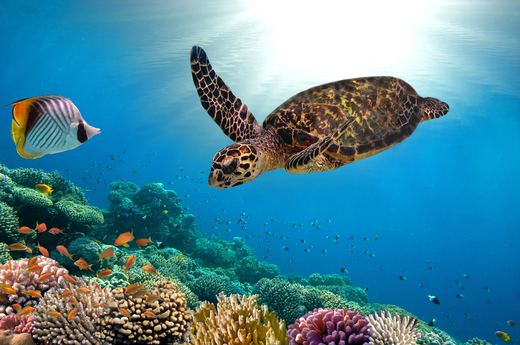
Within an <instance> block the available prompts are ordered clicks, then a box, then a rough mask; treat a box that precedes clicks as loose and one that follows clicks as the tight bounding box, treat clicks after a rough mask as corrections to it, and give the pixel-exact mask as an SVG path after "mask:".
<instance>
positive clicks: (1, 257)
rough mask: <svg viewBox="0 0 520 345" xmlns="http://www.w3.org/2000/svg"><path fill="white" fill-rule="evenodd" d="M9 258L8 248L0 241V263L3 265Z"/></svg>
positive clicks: (11, 258) (10, 258) (10, 257)
mask: <svg viewBox="0 0 520 345" xmlns="http://www.w3.org/2000/svg"><path fill="white" fill-rule="evenodd" d="M9 260H13V257H12V256H11V254H10V253H9V248H7V244H5V243H3V242H0V264H1V265H4V264H5V263H6V262H7V261H9Z"/></svg>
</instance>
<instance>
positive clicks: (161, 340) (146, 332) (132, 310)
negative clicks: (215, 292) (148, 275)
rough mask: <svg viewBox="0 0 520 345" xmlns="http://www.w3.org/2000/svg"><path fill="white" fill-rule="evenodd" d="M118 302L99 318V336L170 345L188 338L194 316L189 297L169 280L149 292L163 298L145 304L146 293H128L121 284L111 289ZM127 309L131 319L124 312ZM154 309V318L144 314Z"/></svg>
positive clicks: (118, 341) (116, 341)
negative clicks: (187, 304)
mask: <svg viewBox="0 0 520 345" xmlns="http://www.w3.org/2000/svg"><path fill="white" fill-rule="evenodd" d="M112 293H113V295H114V297H115V299H116V301H115V303H113V305H112V306H111V307H112V310H111V313H110V315H107V316H104V317H102V318H98V320H97V324H98V327H99V331H98V332H97V333H96V336H97V337H98V338H100V339H102V340H103V341H105V342H107V343H110V344H150V345H163V344H164V345H167V344H175V343H178V342H181V341H186V340H187V339H188V338H189V328H190V326H191V323H192V322H193V315H192V313H191V311H190V310H189V309H187V308H186V298H185V296H184V294H183V293H182V292H180V291H179V289H178V288H177V285H175V284H173V283H172V282H169V281H167V280H161V281H158V282H156V283H155V285H154V286H153V288H152V289H150V290H149V291H148V294H152V295H155V296H160V298H161V299H160V300H157V301H155V302H153V303H146V302H145V301H144V298H145V297H144V296H143V299H142V298H134V297H133V296H131V295H125V293H124V289H123V288H121V287H118V288H116V289H114V290H113V291H112ZM123 309H124V310H125V311H127V312H128V313H129V314H130V315H131V317H130V318H128V317H126V316H124V315H123V314H122V313H121V310H123ZM145 312H152V313H153V314H154V315H155V317H153V316H151V315H147V314H145Z"/></svg>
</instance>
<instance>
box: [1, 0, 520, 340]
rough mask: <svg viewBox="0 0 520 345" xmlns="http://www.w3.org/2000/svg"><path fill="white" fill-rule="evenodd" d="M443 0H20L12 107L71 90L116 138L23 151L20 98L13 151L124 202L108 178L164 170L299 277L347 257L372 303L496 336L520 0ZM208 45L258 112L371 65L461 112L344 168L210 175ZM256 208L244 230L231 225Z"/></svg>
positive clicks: (104, 133) (513, 273) (4, 153)
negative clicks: (213, 185) (200, 90)
mask: <svg viewBox="0 0 520 345" xmlns="http://www.w3.org/2000/svg"><path fill="white" fill-rule="evenodd" d="M435 4H436V5H432V4H430V3H429V2H420V1H419V2H411V1H405V0H403V1H396V2H391V3H387V2H376V1H372V2H370V1H369V2H366V3H364V5H363V4H356V3H353V2H352V3H349V2H339V1H338V3H334V2H329V1H320V4H319V6H318V5H315V6H316V7H313V8H310V7H309V8H307V7H306V6H303V5H302V4H299V5H297V3H296V2H292V1H287V2H283V1H282V2H272V3H271V2H269V1H263V2H251V3H247V2H246V3H244V2H239V1H227V2H211V1H190V2H188V1H186V3H183V2H180V1H179V2H169V1H153V2H152V1H125V2H118V1H110V2H106V1H74V2H71V1H47V2H45V4H43V3H41V2H37V1H16V2H14V1H13V2H7V3H6V2H3V3H2V4H1V5H0V47H1V49H0V103H2V104H8V103H11V102H13V101H16V100H18V99H21V98H26V97H32V96H37V95H42V94H51V93H52V94H61V95H64V96H66V97H70V98H71V99H72V101H73V102H74V103H75V104H76V106H77V107H78V108H79V109H80V111H81V112H82V114H83V117H84V118H85V119H86V121H87V122H89V124H91V125H93V126H95V127H99V128H101V134H100V135H99V136H96V137H95V138H93V139H92V140H91V141H89V142H87V143H86V144H84V145H83V146H81V147H79V148H77V149H75V150H72V151H68V152H65V153H60V154H57V155H49V156H45V157H43V158H41V159H37V160H24V159H22V158H21V157H19V156H18V155H17V154H16V151H15V147H14V145H13V143H12V141H11V138H10V135H9V129H10V122H11V117H10V108H9V107H8V108H1V110H0V111H1V113H2V114H1V116H0V129H2V128H3V130H1V131H0V133H3V134H2V135H0V162H1V163H3V164H5V165H7V166H8V167H11V168H12V167H16V166H21V167H34V168H40V169H44V170H46V171H50V170H58V171H60V172H61V173H62V174H63V175H64V176H65V177H67V178H69V179H71V180H72V181H75V182H77V183H78V185H79V186H81V187H84V188H86V189H89V190H91V191H92V192H90V193H87V195H88V197H89V199H90V201H91V203H92V204H93V205H97V206H99V207H107V206H108V202H107V200H106V194H107V187H106V186H105V184H104V182H105V181H106V182H107V183H110V182H112V181H115V180H119V179H122V178H123V179H126V180H128V181H133V182H136V183H138V184H139V185H141V184H143V183H148V182H162V183H164V184H165V185H166V187H167V188H169V189H173V190H175V191H177V193H178V194H179V195H180V197H181V199H182V201H183V203H184V205H186V206H188V207H189V208H190V211H189V212H192V213H194V214H196V215H197V216H199V218H198V220H197V226H198V227H199V228H200V229H201V230H202V231H206V232H208V233H209V234H210V233H213V232H219V233H221V234H222V235H223V236H224V237H225V236H226V235H225V234H226V233H229V234H228V235H227V236H229V239H230V240H231V239H232V237H233V236H241V237H244V238H245V237H246V236H247V235H250V236H252V235H253V234H255V235H257V236H258V235H260V238H259V239H258V238H257V237H256V236H255V238H254V239H251V240H246V243H247V244H249V245H250V246H251V247H252V248H254V249H255V254H256V255H257V257H258V258H260V259H261V258H263V256H264V255H267V259H266V260H267V261H268V262H271V263H275V264H277V265H278V266H279V267H280V270H281V271H282V273H283V274H289V272H290V269H291V270H292V272H293V273H297V274H300V275H303V276H306V277H307V276H308V275H310V274H311V273H314V272H318V273H320V274H327V273H340V268H342V267H345V268H347V270H348V271H349V274H348V275H349V277H351V278H352V279H353V282H354V284H355V285H357V286H361V287H367V288H368V289H369V290H368V295H369V297H370V301H371V302H378V303H391V304H395V305H399V306H401V307H403V308H405V309H407V310H409V311H410V312H412V313H414V314H416V315H418V316H419V317H421V318H423V319H424V320H426V321H429V320H430V319H432V318H436V319H437V320H438V323H437V324H438V326H439V327H440V328H441V329H443V330H445V331H447V332H448V333H450V334H451V335H452V336H454V337H456V338H458V339H460V340H462V341H465V340H467V339H469V338H471V337H474V336H478V337H481V338H487V339H489V340H491V341H493V342H498V341H499V340H497V339H496V337H495V335H494V332H495V331H497V330H502V331H506V332H509V333H510V334H511V336H512V337H513V339H519V338H520V333H519V331H518V330H517V329H513V328H511V327H509V326H508V325H507V324H506V321H507V320H509V319H512V320H515V321H516V322H517V323H518V322H520V277H519V272H520V255H519V244H520V234H519V219H520V217H519V214H518V212H519V207H518V201H519V197H518V195H519V193H520V183H519V176H520V164H519V158H520V154H519V153H518V147H519V145H520V135H519V134H520V133H519V129H520V120H519V114H520V92H519V87H520V62H519V59H520V58H519V56H520V38H519V35H518V33H519V32H520V22H519V21H518V16H519V14H520V9H519V4H518V2H514V1H494V2H489V3H487V2H469V1H468V2H464V1H459V2H446V3H443V2H436V3H435ZM194 44H198V45H201V46H202V47H203V48H204V49H205V50H206V52H207V53H208V55H209V57H210V59H211V61H212V63H213V67H214V68H215V70H216V71H217V72H218V73H219V74H220V76H221V77H222V78H223V79H224V80H225V81H226V83H227V84H228V85H229V86H230V87H231V89H232V90H233V91H234V93H235V94H236V95H237V96H238V97H240V98H241V99H242V100H243V101H244V102H245V103H246V104H247V105H248V106H249V108H250V109H251V111H252V112H253V114H255V116H256V117H257V119H258V120H259V122H261V121H263V119H264V118H265V116H267V115H268V114H269V112H270V111H271V110H272V109H274V108H275V107H276V106H278V105H279V104H280V103H281V102H283V101H284V100H286V99H287V98H288V97H290V96H292V95H293V94H295V93H297V92H299V91H302V90H303V89H306V88H308V87H311V86H314V85H318V84H321V83H324V82H329V81H333V80H338V79H344V78H353V77H359V76H368V75H393V76H396V77H400V78H403V79H404V80H406V81H408V82H409V83H410V84H411V85H413V86H414V87H415V88H416V90H417V91H418V93H419V94H421V95H423V96H432V97H436V98H439V99H441V100H443V101H446V102H448V103H449V104H450V108H451V110H450V113H449V114H448V115H447V116H445V117H443V118H441V119H438V120H435V121H429V122H426V123H422V124H421V125H420V126H419V128H418V129H417V131H416V132H415V133H414V134H413V135H412V136H411V138H410V139H408V140H406V141H405V142H403V143H402V144H399V145H397V146H395V147H394V148H392V149H390V150H388V151H386V152H384V153H382V154H379V155H377V156H375V157H372V158H370V159H366V160H363V161H360V162H357V163H355V164H352V165H350V166H346V167H343V168H341V169H338V170H336V171H333V172H327V173H319V174H309V175H291V174H288V173H286V172H285V171H283V170H279V171H274V172H269V173H266V174H265V175H263V176H261V177H260V178H259V179H258V180H256V181H254V182H252V183H249V184H246V185H244V186H241V187H238V188H234V189H231V190H222V191H219V190H215V189H209V188H208V186H207V173H208V171H209V167H210V163H211V159H212V157H213V154H214V153H215V152H217V151H218V150H220V149H221V148H223V147H224V146H227V145H229V144H230V140H229V139H228V138H226V137H225V136H224V135H223V134H222V133H221V132H220V130H219V129H218V127H217V126H216V125H215V124H214V123H213V122H212V121H211V119H210V118H209V117H208V116H207V114H205V112H204V110H203V109H202V107H201V106H200V103H199V101H198V97H197V94H196V92H195V90H194V87H193V85H192V81H191V76H190V68H189V51H190V48H191V46H192V45H194ZM110 155H114V156H115V157H119V158H118V160H117V161H113V160H111V159H110V158H109V156H110ZM119 160H122V161H123V162H119ZM92 165H94V166H92ZM107 166H110V167H112V168H113V169H112V170H109V169H108V168H107ZM141 166H142V167H141ZM66 169H69V170H70V172H66ZM134 170H136V171H137V173H134V172H133V171H134ZM87 171H88V173H87ZM101 173H102V175H101ZM177 175H178V176H179V178H177ZM98 177H99V178H100V183H97V178H98ZM168 183H172V184H171V185H168ZM196 189H198V191H195V190H196ZM211 195H213V196H214V198H209V199H208V198H207V199H206V200H209V202H205V201H204V200H205V199H204V197H207V196H211ZM197 203H199V204H197ZM244 212H245V213H246V214H247V215H248V217H249V219H248V224H247V229H246V230H243V229H241V225H237V224H232V225H230V226H225V225H224V226H220V225H218V224H217V223H216V222H215V221H214V218H216V217H217V218H219V219H221V220H224V221H227V220H235V221H236V219H238V217H239V214H241V213H244ZM271 219H273V221H271ZM313 219H317V220H318V223H317V225H320V226H321V229H320V230H317V229H316V226H312V225H311V223H312V221H313ZM327 219H329V220H330V222H327ZM293 222H296V223H297V224H299V223H303V225H302V226H299V225H297V226H296V228H293V227H292V224H293ZM264 223H267V225H264ZM214 226H218V228H217V229H216V230H214V229H213V227H214ZM228 227H229V228H230V229H231V232H226V231H225V229H226V228H228ZM267 231H270V232H271V234H266V232H267ZM272 233H274V234H275V235H274V236H273V235H272ZM336 234H338V235H339V236H340V239H339V242H338V244H337V245H336V244H334V242H333V241H334V240H333V237H334V236H335V235H336ZM376 235H378V236H379V240H378V241H375V240H374V238H375V236H376ZM282 236H283V237H284V239H281V238H280V237H282ZM326 236H330V237H331V238H329V239H327V238H326ZM349 236H355V239H354V240H347V238H348V237H349ZM285 237H288V239H285ZM365 237H366V238H367V239H368V241H363V238H365ZM302 239H305V241H306V243H305V244H302V242H301V240H302ZM295 244H296V246H295ZM260 245H261V246H262V248H259V246H260ZM309 245H312V246H313V248H312V249H311V251H310V252H308V253H307V252H304V251H303V249H304V248H306V246H309ZM351 245H355V248H354V249H353V250H354V252H353V253H351V251H350V250H351V248H352V247H351ZM283 246H287V247H288V248H289V251H285V250H284V249H283ZM268 248H270V249H271V251H270V252H267V249H268ZM324 249H325V250H326V251H327V252H326V253H322V250H324ZM365 251H368V253H373V254H375V256H374V257H370V256H369V255H367V254H364V253H365ZM427 262H428V263H427ZM382 267H383V268H384V270H383V271H381V268H382ZM429 267H432V269H433V270H430V269H429ZM463 274H469V276H470V279H465V278H464V277H463ZM401 275H404V276H405V277H406V278H407V279H406V280H404V281H401V280H399V279H398V277H399V276H401ZM455 280H459V281H461V283H462V285H463V286H464V288H465V289H464V290H461V289H460V286H459V285H457V284H456V283H455ZM420 284H424V287H422V288H421V287H420ZM484 286H487V287H489V288H490V292H486V291H485V290H484ZM459 293H462V294H463V295H464V298H462V299H457V298H456V297H455V296H456V295H458V294H459ZM428 295H435V296H437V297H438V298H439V299H440V300H441V305H440V306H436V305H434V304H433V303H431V302H430V301H429V299H428V297H427V296H428ZM488 299H489V300H490V301H491V304H488V302H487V300H488ZM465 313H469V314H470V315H471V317H474V318H475V321H474V322H470V321H468V320H467V319H466V316H465ZM448 317H449V318H448ZM452 322H453V323H452Z"/></svg>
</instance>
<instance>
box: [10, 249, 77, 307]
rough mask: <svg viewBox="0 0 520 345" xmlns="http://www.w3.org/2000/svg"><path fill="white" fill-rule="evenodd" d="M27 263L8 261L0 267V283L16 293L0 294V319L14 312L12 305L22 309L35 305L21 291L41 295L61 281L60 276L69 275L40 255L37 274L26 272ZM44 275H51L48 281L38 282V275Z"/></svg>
mask: <svg viewBox="0 0 520 345" xmlns="http://www.w3.org/2000/svg"><path fill="white" fill-rule="evenodd" d="M28 262H29V259H20V260H10V261H8V262H6V263H5V264H4V265H1V266H0V281H1V282H3V283H6V284H8V285H10V286H12V288H13V289H14V290H15V292H16V294H12V295H6V294H5V293H3V292H0V317H2V316H4V315H6V314H13V313H15V310H14V309H13V308H12V307H11V305H12V304H14V303H19V304H20V305H21V306H22V307H24V306H27V305H34V304H36V300H35V299H31V298H29V296H27V295H25V294H24V293H23V291H25V290H36V291H39V292H40V293H41V294H42V295H43V293H44V292H45V291H47V290H49V289H50V288H51V287H53V286H56V285H57V284H58V282H59V281H60V280H63V278H62V276H64V275H65V274H68V273H69V272H68V271H67V269H65V268H63V267H62V266H60V265H59V264H58V263H57V262H56V261H54V260H52V259H50V258H47V257H45V256H42V255H40V256H38V259H37V263H38V265H40V266H41V267H42V269H41V271H40V272H39V273H35V272H30V271H28V270H27V264H28ZM46 273H51V276H50V277H49V279H47V280H45V281H44V282H39V281H38V278H39V277H40V275H42V274H46Z"/></svg>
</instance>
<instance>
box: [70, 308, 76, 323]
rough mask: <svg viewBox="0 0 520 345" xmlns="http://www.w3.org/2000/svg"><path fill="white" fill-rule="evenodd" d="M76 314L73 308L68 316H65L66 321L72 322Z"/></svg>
mask: <svg viewBox="0 0 520 345" xmlns="http://www.w3.org/2000/svg"><path fill="white" fill-rule="evenodd" d="M77 312H78V309H77V308H74V309H72V310H71V311H70V313H69V315H67V321H69V322H70V320H72V319H73V318H74V317H75V316H76V313H77Z"/></svg>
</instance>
